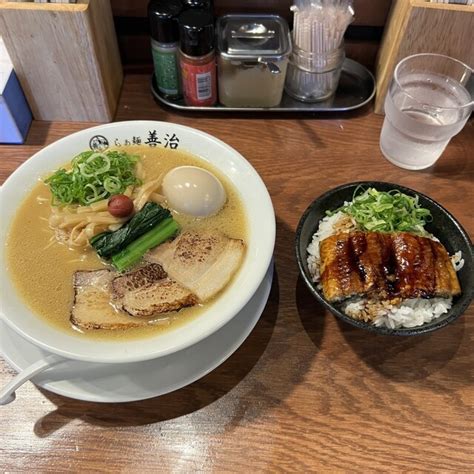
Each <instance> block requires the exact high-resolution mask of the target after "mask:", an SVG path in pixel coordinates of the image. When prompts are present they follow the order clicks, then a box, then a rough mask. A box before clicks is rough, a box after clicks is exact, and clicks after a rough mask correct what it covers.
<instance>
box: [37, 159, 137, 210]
mask: <svg viewBox="0 0 474 474" xmlns="http://www.w3.org/2000/svg"><path fill="white" fill-rule="evenodd" d="M137 161H138V157H137V156H134V155H129V154H128V153H125V152H122V151H107V152H105V153H97V152H94V151H85V152H83V153H80V154H79V155H77V156H76V157H75V158H74V159H73V160H72V163H71V165H72V168H71V169H70V170H68V171H66V170H65V169H63V168H61V169H59V170H57V171H56V172H55V173H54V174H52V175H51V176H50V177H49V178H47V179H45V181H44V182H45V183H46V184H47V185H48V186H49V189H50V190H51V194H52V204H53V206H63V205H68V204H80V205H83V206H88V205H89V204H92V203H94V202H96V201H100V200H101V199H106V198H108V197H110V196H112V195H113V194H121V193H123V192H124V191H125V190H126V189H127V188H128V187H129V186H134V185H138V184H140V180H139V179H137V177H136V176H135V165H136V163H137Z"/></svg>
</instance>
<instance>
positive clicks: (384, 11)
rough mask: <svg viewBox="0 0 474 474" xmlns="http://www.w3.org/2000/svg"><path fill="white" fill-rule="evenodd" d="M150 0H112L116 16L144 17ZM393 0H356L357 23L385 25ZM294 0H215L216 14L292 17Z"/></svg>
mask: <svg viewBox="0 0 474 474" xmlns="http://www.w3.org/2000/svg"><path fill="white" fill-rule="evenodd" d="M148 1H149V0H111V3H112V9H113V12H114V15H115V16H127V17H143V16H146V7H147V5H148ZM391 3H392V0H354V9H355V12H356V19H355V22H354V24H355V25H364V26H383V25H384V24H385V20H386V18H387V15H388V12H389V10H390V4H391ZM292 4H293V1H292V0H214V9H215V12H216V15H223V14H225V13H235V12H240V13H242V12H266V13H278V14H279V15H282V16H283V17H285V18H287V19H289V18H290V5H292Z"/></svg>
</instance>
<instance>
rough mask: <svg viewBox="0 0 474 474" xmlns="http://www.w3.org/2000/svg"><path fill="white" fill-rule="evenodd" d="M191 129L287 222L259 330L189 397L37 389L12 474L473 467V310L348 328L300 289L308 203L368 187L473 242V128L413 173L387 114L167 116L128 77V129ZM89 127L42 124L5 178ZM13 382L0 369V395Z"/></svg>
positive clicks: (15, 445) (31, 391) (22, 414)
mask: <svg viewBox="0 0 474 474" xmlns="http://www.w3.org/2000/svg"><path fill="white" fill-rule="evenodd" d="M133 119H153V120H165V121H170V122H176V123H180V124H184V125H190V126H192V127H196V128H198V129H201V130H204V131H206V132H208V133H211V134H212V135H215V136H216V137H218V138H220V139H222V140H224V141H225V142H227V143H228V144H229V145H231V146H232V147H234V148H236V149H237V150H238V151H239V152H240V153H242V154H243V155H244V156H245V157H246V158H247V159H248V160H249V161H250V162H251V163H252V164H253V166H254V167H255V168H256V169H257V171H258V172H259V173H260V175H261V176H262V178H263V180H264V181H265V183H266V184H267V186H268V189H269V191H270V194H271V196H272V199H273V203H274V206H275V211H276V216H277V242H276V249H275V260H276V275H275V279H274V285H273V290H272V293H271V297H270V300H269V302H268V304H267V307H266V309H265V312H264V314H263V315H262V318H261V320H260V322H259V323H258V324H257V327H256V328H255V330H254V331H253V332H252V334H251V335H250V337H249V338H248V339H247V341H246V342H245V343H244V344H243V345H242V346H241V348H240V349H239V350H238V351H237V352H236V353H235V354H234V355H233V356H232V357H231V358H230V359H229V360H228V361H227V362H225V363H224V364H223V365H222V366H221V367H219V368H218V369H216V370H215V371H214V372H212V373H211V374H209V375H208V376H206V377H204V378H203V379H201V380H200V381H198V382H196V383H194V384H192V385H190V386H188V387H186V388H183V389H181V390H178V391H177V392H174V393H171V394H168V395H165V396H162V397H159V398H155V399H152V400H148V401H143V402H135V403H128V404H114V405H103V404H94V403H85V402H80V401H75V400H70V399H67V398H63V397H61V396H57V395H54V394H51V393H48V392H45V391H40V390H38V389H37V388H36V387H34V386H33V385H32V384H30V383H28V384H26V385H24V386H23V387H22V388H21V389H20V390H18V398H17V401H16V402H15V403H13V404H11V405H8V406H6V407H0V420H1V423H0V471H2V472H3V471H26V470H28V471H31V472H33V471H34V472H40V471H43V472H44V471H51V472H60V471H86V472H91V471H96V470H104V471H110V472H112V471H114V472H118V471H121V472H142V471H145V470H147V471H152V470H156V471H173V472H192V471H213V472H220V471H239V472H251V471H267V472H275V471H292V470H298V471H310V470H348V471H352V470H356V471H367V470H390V471H398V470H416V469H423V470H442V471H446V470H451V469H452V470H457V471H461V470H464V471H469V470H470V471H471V472H472V471H473V470H474V451H473V446H474V435H473V428H474V426H473V422H472V420H473V418H472V413H473V412H472V408H473V401H474V392H473V385H472V382H473V362H474V358H473V337H474V308H473V307H472V306H471V308H470V309H469V310H468V311H467V312H466V313H465V314H464V316H462V317H461V318H460V319H458V320H457V321H456V322H455V323H454V324H452V325H451V326H449V327H446V328H444V329H442V330H440V331H438V332H435V333H433V334H428V335H425V336H420V337H407V338H390V337H377V336H375V335H373V334H369V333H367V332H364V331H360V330H356V329H354V328H352V327H351V326H348V325H346V324H340V323H339V322H338V321H337V320H336V319H335V318H334V317H333V316H332V315H331V314H328V313H327V312H325V311H324V310H323V309H322V307H321V306H320V305H319V304H318V303H317V302H316V301H315V300H314V299H313V298H312V296H311V295H310V293H309V292H308V290H307V289H306V288H305V286H304V284H303V282H302V280H301V279H300V278H299V277H298V270H297V266H296V261H295V257H294V236H295V235H294V233H295V228H296V225H297V222H298V219H299V217H300V216H301V214H302V212H303V211H304V209H305V208H306V206H307V205H308V204H309V203H310V202H311V201H312V200H313V199H314V198H315V197H316V196H318V195H319V194H321V193H323V192H324V191H326V190H328V189H329V188H331V187H333V186H336V185H339V184H342V183H346V182H350V181H356V180H360V179H378V180H387V181H392V182H394V183H399V184H403V185H406V186H409V187H412V188H415V189H416V190H419V191H421V192H423V193H427V194H429V195H430V196H431V197H433V198H434V199H436V200H437V201H439V202H440V203H441V204H442V205H444V206H445V207H446V208H447V209H448V210H450V211H451V212H452V213H453V214H454V215H455V216H456V217H457V218H458V219H459V221H460V222H461V224H462V225H463V226H464V227H465V228H466V229H467V230H468V232H470V234H471V235H473V233H474V215H473V211H472V209H473V207H472V202H473V177H474V160H473V159H472V150H473V149H474V123H473V121H471V122H470V123H468V124H467V125H466V127H465V128H464V130H463V131H462V133H461V134H459V135H458V136H457V137H455V138H454V139H453V140H452V142H451V143H450V145H449V146H448V148H447V150H446V152H445V154H444V155H443V157H442V159H441V160H440V161H439V163H438V164H436V166H434V167H433V168H431V169H428V170H425V171H419V172H410V171H405V170H402V169H400V168H397V167H395V166H393V165H391V164H390V163H388V162H387V161H386V160H384V159H383V157H382V155H381V153H380V151H379V145H378V140H379V134H380V127H381V124H382V117H380V116H376V115H374V114H372V113H371V112H370V110H369V111H367V110H366V111H365V112H362V113H359V114H356V115H351V116H347V115H343V114H341V115H340V116H338V117H330V118H328V117H327V116H324V115H321V116H319V117H317V116H308V115H306V116H295V115H288V116H278V115H266V116H262V117H257V116H256V115H253V116H252V115H245V116H238V115H229V116H227V115H220V116H211V115H208V116H206V115H193V114H180V113H175V112H173V111H171V110H165V109H162V108H160V106H158V105H157V104H155V103H154V101H153V99H152V98H151V97H150V93H149V88H148V78H146V77H144V76H129V77H127V79H126V82H125V85H124V89H123V94H122V99H121V102H120V105H119V108H118V113H117V120H133ZM90 125H91V124H88V123H45V122H36V123H34V124H33V126H32V129H31V132H30V134H29V137H28V141H27V143H26V144H25V145H24V146H2V147H0V178H1V180H2V181H3V180H4V179H5V178H7V176H8V175H9V174H10V173H11V172H12V171H13V170H14V169H15V168H16V167H17V166H19V165H20V164H21V163H22V162H23V161H25V160H26V159H27V158H28V157H29V156H31V155H32V154H33V153H35V152H36V151H38V150H39V149H41V148H42V147H43V146H45V145H46V144H48V143H51V142H53V141H55V140H57V139H59V138H61V137H63V136H65V135H68V134H70V133H72V132H75V131H77V130H81V129H84V128H86V127H89V126H90ZM13 374H14V372H13V371H12V370H11V369H10V368H9V367H8V366H7V364H6V363H4V362H3V361H1V360H0V385H4V384H5V383H7V381H8V380H10V378H11V376H12V375H13Z"/></svg>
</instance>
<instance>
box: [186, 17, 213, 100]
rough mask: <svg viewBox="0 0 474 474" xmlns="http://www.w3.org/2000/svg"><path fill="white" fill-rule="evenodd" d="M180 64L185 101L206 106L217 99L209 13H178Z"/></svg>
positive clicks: (211, 25)
mask: <svg viewBox="0 0 474 474" xmlns="http://www.w3.org/2000/svg"><path fill="white" fill-rule="evenodd" d="M179 35H180V56H179V58H180V61H179V63H180V67H181V76H182V86H183V96H184V101H185V103H186V104H187V105H195V106H210V105H214V104H215V103H216V101H217V87H216V61H215V52H214V24H213V16H212V13H211V12H209V11H207V10H203V9H190V10H186V11H184V12H183V13H181V15H180V16H179Z"/></svg>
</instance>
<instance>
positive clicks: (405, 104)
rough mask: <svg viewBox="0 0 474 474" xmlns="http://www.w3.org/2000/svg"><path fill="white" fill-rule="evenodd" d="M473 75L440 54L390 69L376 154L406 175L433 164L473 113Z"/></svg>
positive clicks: (418, 56) (417, 57) (414, 58)
mask: <svg viewBox="0 0 474 474" xmlns="http://www.w3.org/2000/svg"><path fill="white" fill-rule="evenodd" d="M472 72H473V70H472V69H471V68H470V67H469V66H467V65H466V64H464V63H462V62H461V61H458V60H457V59H453V58H450V57H449V56H443V55H440V54H416V55H414V56H409V57H407V58H405V59H403V60H402V61H400V62H399V63H398V65H397V67H396V68H395V72H394V76H393V79H392V82H391V84H390V88H389V90H388V92H387V96H386V98H385V120H384V122H383V127H382V132H381V135H380V149H381V150H382V153H383V154H384V156H385V158H387V160H389V161H391V162H392V163H394V164H395V165H397V166H400V167H402V168H406V169H410V170H421V169H424V168H428V167H429V166H431V165H433V164H434V163H435V162H436V160H437V159H438V158H439V157H440V155H441V154H442V153H443V151H444V149H445V148H446V145H447V144H448V143H449V140H450V139H451V137H453V136H454V135H456V134H457V133H458V132H460V131H461V129H462V128H463V127H464V124H465V123H466V121H467V119H468V118H469V115H470V113H471V111H472V109H473V104H474V102H473V98H472V96H471V91H472V89H473V85H474V84H473V82H474V80H473V79H474V76H473V74H472Z"/></svg>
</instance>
